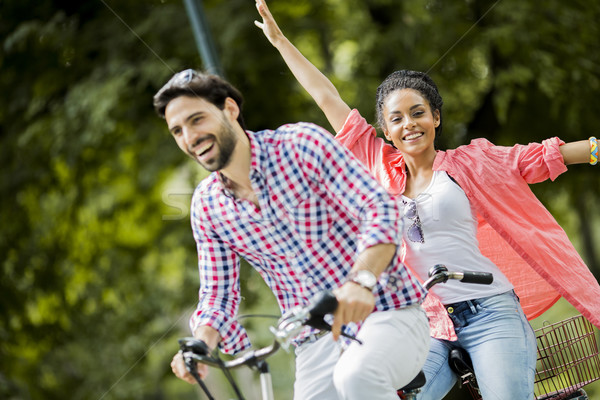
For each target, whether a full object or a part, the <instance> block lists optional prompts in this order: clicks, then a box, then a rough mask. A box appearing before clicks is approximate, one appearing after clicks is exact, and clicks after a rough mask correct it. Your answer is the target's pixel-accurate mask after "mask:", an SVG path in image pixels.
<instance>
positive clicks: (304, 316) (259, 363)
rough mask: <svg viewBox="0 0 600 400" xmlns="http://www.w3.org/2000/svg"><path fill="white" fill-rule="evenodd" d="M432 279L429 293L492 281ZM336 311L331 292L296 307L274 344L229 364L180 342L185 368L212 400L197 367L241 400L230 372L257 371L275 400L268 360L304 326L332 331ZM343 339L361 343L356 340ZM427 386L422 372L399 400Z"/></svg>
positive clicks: (482, 277) (467, 276) (445, 275)
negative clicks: (213, 373) (453, 284)
mask: <svg viewBox="0 0 600 400" xmlns="http://www.w3.org/2000/svg"><path fill="white" fill-rule="evenodd" d="M429 276H430V278H429V279H428V280H427V281H426V282H425V283H424V284H423V286H424V287H425V288H426V289H427V290H429V289H430V288H431V287H432V286H434V285H436V284H439V283H444V282H447V281H448V280H449V279H456V280H459V281H462V282H464V283H479V284H490V283H492V280H493V276H492V274H488V273H480V272H469V271H462V272H449V271H448V270H447V268H446V267H445V266H443V265H441V264H440V265H436V266H435V267H433V268H432V269H431V271H430V272H429ZM336 307H337V300H336V298H335V296H334V295H333V293H331V292H330V291H323V292H321V293H320V294H318V295H317V296H316V297H315V298H314V299H312V300H311V301H310V302H309V304H308V305H307V306H305V307H295V308H293V309H292V310H290V311H288V312H287V313H285V314H284V315H283V316H282V317H281V318H280V319H279V320H278V322H277V324H276V326H275V327H271V328H270V330H271V332H272V333H273V335H274V340H273V343H272V344H270V345H269V346H266V347H263V348H260V349H257V350H250V351H248V352H246V353H244V354H242V355H240V356H237V357H235V358H233V359H232V360H229V361H223V360H221V359H220V358H219V357H218V356H217V355H211V354H210V352H209V349H208V346H207V345H206V344H205V343H204V342H203V341H201V340H197V339H195V338H191V337H188V338H182V339H179V346H180V351H181V352H182V354H183V359H184V362H185V365H186V368H187V369H188V371H189V372H190V373H191V374H192V376H193V377H194V379H195V380H196V381H197V382H198V384H199V385H200V387H201V388H202V390H203V391H204V393H205V394H206V396H207V397H208V399H209V400H214V397H213V396H212V394H211V393H210V391H209V390H208V388H207V386H206V385H205V384H204V382H203V381H202V379H201V378H200V376H199V375H198V373H197V367H196V363H203V364H206V365H208V366H211V367H215V368H219V369H221V370H222V372H223V374H224V375H225V377H226V379H227V381H228V382H229V384H230V385H231V387H232V388H233V391H234V392H235V394H236V396H237V398H238V400H243V399H244V396H243V394H242V391H241V390H240V388H239V387H238V385H237V384H236V382H235V380H234V379H233V376H232V375H231V372H230V371H231V370H232V369H235V368H240V367H243V366H246V367H249V368H251V369H254V370H256V371H258V372H259V377H260V386H261V393H262V400H273V398H274V397H273V385H272V380H271V373H270V371H269V367H268V364H267V362H266V359H267V358H269V357H270V356H272V355H273V354H275V353H276V352H277V351H278V350H279V349H280V348H284V349H285V350H287V349H288V348H289V346H290V344H291V340H292V339H293V338H294V337H295V336H296V335H298V334H299V333H300V331H301V330H302V328H303V327H305V326H311V327H313V328H315V329H319V330H321V331H328V330H330V329H331V326H330V325H329V324H328V323H327V322H326V321H325V319H324V317H325V315H327V314H331V313H333V312H334V311H335V309H336ZM344 336H346V337H348V338H350V339H352V340H356V341H358V342H359V343H360V341H359V340H358V339H357V338H354V337H351V336H347V335H344ZM424 384H425V375H424V374H423V372H422V371H421V372H419V374H418V375H417V376H416V377H415V378H414V379H413V380H412V381H411V382H410V383H409V384H408V385H406V386H404V387H403V388H401V389H399V390H398V396H399V398H400V399H405V400H414V399H416V395H417V393H418V392H419V390H420V388H421V387H422V386H423V385H424Z"/></svg>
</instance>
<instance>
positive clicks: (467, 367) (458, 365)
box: [448, 348, 474, 376]
mask: <svg viewBox="0 0 600 400" xmlns="http://www.w3.org/2000/svg"><path fill="white" fill-rule="evenodd" d="M448 363H449V364H450V369H451V370H452V371H454V372H455V373H456V374H457V375H458V376H463V375H465V374H468V373H471V374H473V373H474V372H473V362H472V361H471V357H470V356H469V353H467V351H466V350H464V349H460V348H457V349H452V351H450V358H449V359H448Z"/></svg>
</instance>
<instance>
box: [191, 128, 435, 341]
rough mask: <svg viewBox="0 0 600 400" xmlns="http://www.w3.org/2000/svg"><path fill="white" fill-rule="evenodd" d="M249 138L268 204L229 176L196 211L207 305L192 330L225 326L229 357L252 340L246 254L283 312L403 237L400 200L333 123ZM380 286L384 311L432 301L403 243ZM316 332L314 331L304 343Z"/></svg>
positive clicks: (207, 183)
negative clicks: (241, 317) (243, 304)
mask: <svg viewBox="0 0 600 400" xmlns="http://www.w3.org/2000/svg"><path fill="white" fill-rule="evenodd" d="M247 134H248V137H249V139H250V144H251V153H252V165H251V172H250V179H251V182H252V187H253V189H254V191H255V192H256V194H257V196H258V202H259V205H260V208H256V207H255V206H254V204H252V203H251V202H249V201H246V200H238V199H235V198H234V197H233V196H232V195H231V193H230V192H229V191H228V190H227V189H226V188H225V187H224V185H223V183H222V180H221V179H220V175H219V173H213V174H211V175H210V176H209V177H208V178H206V179H205V180H203V181H202V182H201V183H200V185H199V186H198V187H197V188H196V191H195V192H194V196H193V199H192V208H191V211H192V216H191V220H192V229H193V232H194V238H195V239H196V243H197V248H198V265H199V270H200V293H199V297H200V301H199V303H198V308H197V310H196V312H195V313H194V315H193V316H192V318H191V320H190V327H191V328H192V330H195V328H196V327H198V326H200V325H208V326H211V327H213V328H214V329H216V330H218V331H219V333H220V335H221V338H222V341H221V344H220V346H221V349H222V350H223V351H224V352H226V353H235V352H238V351H240V350H243V349H246V348H247V347H248V346H249V345H250V343H249V340H248V337H247V335H246V333H245V331H244V329H243V328H242V326H241V325H240V324H239V323H238V322H237V321H236V319H235V315H236V314H237V311H238V306H239V302H240V285H239V267H240V264H239V257H243V258H244V259H245V260H246V261H248V262H249V264H250V265H252V266H253V267H254V268H255V269H256V270H257V271H258V272H259V273H260V275H261V276H262V277H263V279H264V280H265V282H266V283H267V285H268V286H269V287H270V288H271V290H272V291H273V293H274V294H275V296H276V298H277V301H278V303H279V307H280V309H281V312H282V313H283V312H285V311H286V310H288V309H290V308H292V307H294V306H297V305H304V304H306V303H307V301H308V300H309V299H310V298H311V297H312V296H313V295H315V294H316V293H318V292H320V291H322V290H324V289H335V288H337V287H339V286H341V285H342V284H343V283H344V282H345V281H346V276H347V275H348V273H349V271H350V269H351V267H352V265H353V263H354V261H355V259H356V256H357V254H358V253H360V252H361V251H363V250H364V249H366V248H368V247H370V246H373V245H376V244H380V243H396V244H400V243H401V232H402V230H401V229H400V228H401V224H402V219H401V211H399V208H398V206H397V204H396V202H395V200H394V199H393V198H392V197H391V196H390V195H388V194H387V193H386V191H385V189H383V188H382V187H381V186H380V185H379V184H378V183H377V182H376V181H375V179H373V178H372V177H371V175H369V173H368V172H367V170H366V169H365V168H364V167H363V165H362V164H361V163H360V162H358V161H357V160H356V159H355V158H354V157H353V156H352V155H351V154H350V153H349V152H348V151H347V150H346V149H345V148H344V147H342V146H340V145H339V144H338V143H337V142H336V141H335V140H334V139H333V137H332V136H331V135H330V134H329V133H328V132H327V131H325V130H324V129H323V128H320V127H318V126H316V125H313V124H309V123H298V124H288V125H284V126H282V127H280V128H279V129H277V130H275V131H271V130H265V131H261V132H256V133H253V132H247ZM375 290H376V292H377V293H376V306H375V309H376V310H377V311H384V310H389V309H396V308H401V307H404V306H408V305H410V304H413V303H420V302H421V301H422V300H423V298H424V296H425V291H424V290H423V288H422V287H421V285H420V284H419V282H418V281H417V280H416V279H414V278H413V277H412V276H411V275H410V273H409V272H408V270H407V269H406V268H405V267H404V265H403V264H402V262H401V261H400V246H399V247H398V251H397V252H396V255H395V256H394V259H393V261H392V263H390V266H389V267H388V268H387V269H386V271H385V272H384V273H383V274H382V275H381V277H380V280H379V283H378V285H377V287H376V289H375ZM348 329H349V332H352V331H355V329H356V327H352V326H350V327H348ZM309 333H310V330H309V329H306V330H305V331H304V332H303V333H302V334H301V335H300V336H299V337H298V338H297V340H301V339H302V338H303V337H305V336H306V335H308V334H309Z"/></svg>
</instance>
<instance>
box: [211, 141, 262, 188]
mask: <svg viewBox="0 0 600 400" xmlns="http://www.w3.org/2000/svg"><path fill="white" fill-rule="evenodd" d="M246 135H247V136H248V140H249V142H250V173H249V177H250V181H256V180H259V179H261V178H262V177H263V174H262V171H261V168H260V166H261V162H262V161H263V157H262V156H263V154H266V153H265V152H264V151H263V149H262V148H261V145H262V144H263V143H262V142H261V141H260V140H258V139H257V135H256V133H255V132H252V131H246ZM216 174H217V179H218V180H219V182H221V185H222V186H223V194H225V196H227V197H231V198H235V195H234V193H233V189H232V183H231V181H230V180H229V179H228V178H227V177H226V176H225V175H223V174H222V173H221V172H220V171H217V172H216Z"/></svg>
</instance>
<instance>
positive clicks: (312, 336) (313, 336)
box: [296, 330, 329, 347]
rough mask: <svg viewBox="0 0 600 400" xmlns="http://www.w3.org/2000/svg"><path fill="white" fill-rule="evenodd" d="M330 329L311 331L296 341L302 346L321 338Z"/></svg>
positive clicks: (298, 345)
mask: <svg viewBox="0 0 600 400" xmlns="http://www.w3.org/2000/svg"><path fill="white" fill-rule="evenodd" d="M328 333H329V331H324V330H321V331H318V332H316V333H310V334H309V335H307V336H305V337H303V338H302V339H300V340H298V341H297V342H296V347H300V346H302V345H303V344H308V343H314V342H316V341H317V340H319V339H321V338H322V337H323V336H325V335H327V334H328Z"/></svg>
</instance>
